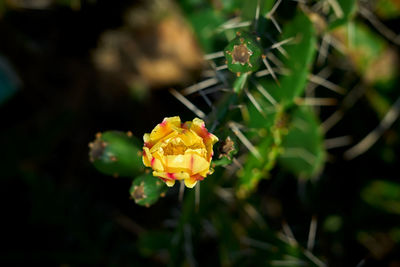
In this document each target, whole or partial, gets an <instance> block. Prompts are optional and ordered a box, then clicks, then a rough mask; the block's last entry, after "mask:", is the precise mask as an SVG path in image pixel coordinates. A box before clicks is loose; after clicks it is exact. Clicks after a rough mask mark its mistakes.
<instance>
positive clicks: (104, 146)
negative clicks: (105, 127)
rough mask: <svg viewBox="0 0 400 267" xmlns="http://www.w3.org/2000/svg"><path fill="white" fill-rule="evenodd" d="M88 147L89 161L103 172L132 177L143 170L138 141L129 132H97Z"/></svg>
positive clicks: (115, 175)
mask: <svg viewBox="0 0 400 267" xmlns="http://www.w3.org/2000/svg"><path fill="white" fill-rule="evenodd" d="M89 148H90V151H89V159H90V161H91V162H92V163H93V165H94V166H95V168H96V169H97V170H99V171H100V172H102V173H104V174H108V175H113V176H114V177H119V176H127V177H134V176H135V175H137V174H140V173H141V172H143V170H144V168H143V166H142V159H141V149H140V142H139V141H138V140H137V139H136V137H134V136H133V135H132V133H131V132H127V133H123V132H118V131H107V132H104V133H97V134H96V139H95V140H94V141H93V142H91V143H89Z"/></svg>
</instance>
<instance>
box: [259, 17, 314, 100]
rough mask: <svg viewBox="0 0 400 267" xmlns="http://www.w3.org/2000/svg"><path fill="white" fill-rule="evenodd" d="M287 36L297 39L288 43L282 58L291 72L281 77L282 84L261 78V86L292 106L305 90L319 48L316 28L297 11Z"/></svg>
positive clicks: (286, 30) (285, 33)
mask: <svg viewBox="0 0 400 267" xmlns="http://www.w3.org/2000/svg"><path fill="white" fill-rule="evenodd" d="M287 38H294V40H293V41H292V43H290V44H287V45H285V50H286V51H287V53H288V57H287V58H283V62H284V65H285V67H286V68H288V69H289V74H288V75H286V76H280V77H279V78H278V79H279V83H280V86H279V85H277V84H276V83H275V82H274V81H272V80H271V79H269V78H262V79H259V82H260V83H261V85H262V86H263V87H264V88H265V89H266V90H267V91H268V92H269V93H270V94H271V95H272V96H273V98H274V99H275V100H276V101H277V102H278V103H280V104H281V105H282V106H284V107H287V106H290V105H291V104H292V103H293V101H294V99H295V98H296V97H298V96H300V95H301V94H302V93H303V92H304V88H305V85H306V83H307V76H308V74H309V73H310V69H311V65H312V61H313V59H314V55H315V51H316V34H315V30H314V28H313V25H312V23H311V22H310V20H309V19H308V18H307V17H306V16H305V15H304V14H303V13H302V12H300V11H298V12H297V15H296V17H295V18H294V19H293V20H291V21H290V22H288V23H287V24H286V25H285V27H284V28H283V33H282V38H281V40H285V39H287Z"/></svg>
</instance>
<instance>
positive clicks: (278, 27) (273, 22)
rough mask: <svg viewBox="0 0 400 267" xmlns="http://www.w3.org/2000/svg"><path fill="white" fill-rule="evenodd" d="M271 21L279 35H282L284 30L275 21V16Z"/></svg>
mask: <svg viewBox="0 0 400 267" xmlns="http://www.w3.org/2000/svg"><path fill="white" fill-rule="evenodd" d="M270 20H271V21H272V24H274V26H275V28H276V29H277V31H278V32H279V33H282V29H281V27H280V26H279V24H278V22H277V21H276V20H275V18H274V17H273V16H271V17H270Z"/></svg>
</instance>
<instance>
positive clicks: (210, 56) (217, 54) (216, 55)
mask: <svg viewBox="0 0 400 267" xmlns="http://www.w3.org/2000/svg"><path fill="white" fill-rule="evenodd" d="M224 56H225V55H224V52H223V51H220V52H215V53H211V54H207V55H205V56H204V60H211V59H215V58H220V57H224Z"/></svg>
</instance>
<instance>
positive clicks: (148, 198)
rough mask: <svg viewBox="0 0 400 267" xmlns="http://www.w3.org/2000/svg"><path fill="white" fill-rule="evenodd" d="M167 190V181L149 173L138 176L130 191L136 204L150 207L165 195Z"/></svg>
mask: <svg viewBox="0 0 400 267" xmlns="http://www.w3.org/2000/svg"><path fill="white" fill-rule="evenodd" d="M166 191H167V187H166V186H165V183H164V182H162V181H161V180H160V179H158V178H156V177H154V176H153V175H151V174H150V173H149V174H143V175H141V176H139V177H136V178H135V180H134V181H133V183H132V186H131V189H130V190H129V193H130V195H131V197H132V198H133V199H134V200H135V202H136V204H138V205H141V206H146V207H149V206H150V205H152V204H154V203H155V202H156V201H157V200H158V199H159V198H160V197H163V196H164V195H165V192H166Z"/></svg>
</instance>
